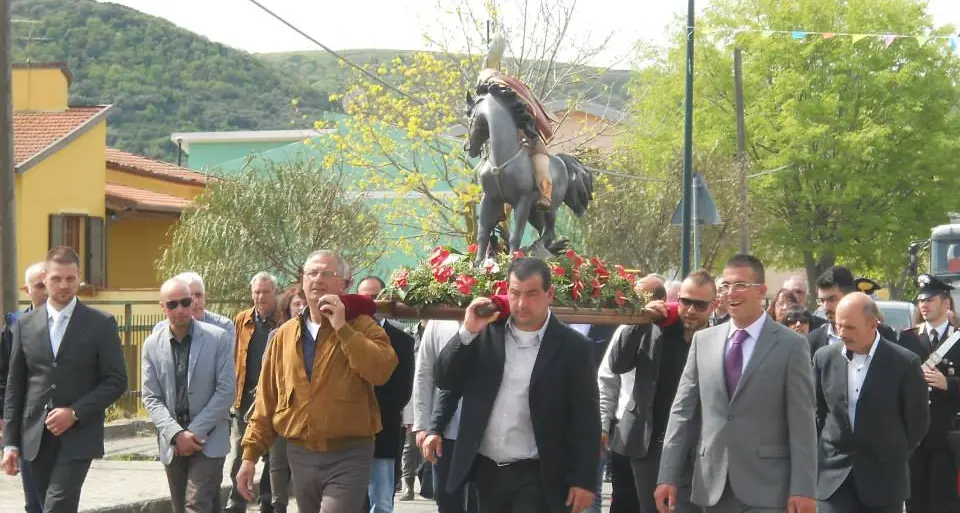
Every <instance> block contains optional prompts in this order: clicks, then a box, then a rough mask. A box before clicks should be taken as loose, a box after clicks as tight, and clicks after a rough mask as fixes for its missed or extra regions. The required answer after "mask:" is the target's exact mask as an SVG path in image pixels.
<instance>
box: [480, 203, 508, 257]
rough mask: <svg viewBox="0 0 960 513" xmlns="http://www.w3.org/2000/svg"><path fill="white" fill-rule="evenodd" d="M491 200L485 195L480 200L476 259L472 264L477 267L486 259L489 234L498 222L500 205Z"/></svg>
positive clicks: (501, 208) (501, 207)
mask: <svg viewBox="0 0 960 513" xmlns="http://www.w3.org/2000/svg"><path fill="white" fill-rule="evenodd" d="M497 203H498V202H496V201H494V200H492V199H491V198H490V197H489V196H487V195H486V194H484V195H483V197H482V198H481V199H480V219H478V220H477V258H476V260H475V261H474V264H475V265H477V266H479V265H480V264H481V263H483V261H484V260H486V259H487V248H489V247H490V234H491V233H493V227H494V226H496V225H497V221H499V220H500V212H501V211H502V210H503V206H502V205H498V204H497Z"/></svg>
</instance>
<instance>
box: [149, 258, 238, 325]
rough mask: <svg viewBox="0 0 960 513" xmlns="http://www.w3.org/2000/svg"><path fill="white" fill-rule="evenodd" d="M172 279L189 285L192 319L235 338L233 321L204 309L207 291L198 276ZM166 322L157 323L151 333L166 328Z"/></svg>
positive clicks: (181, 276) (193, 274)
mask: <svg viewBox="0 0 960 513" xmlns="http://www.w3.org/2000/svg"><path fill="white" fill-rule="evenodd" d="M173 278H174V279H176V280H180V281H183V282H185V283H187V284H189V287H190V297H191V298H192V299H193V301H192V302H191V303H190V312H191V313H192V314H193V318H194V319H196V320H198V321H201V322H205V323H207V324H213V325H214V326H216V327H218V328H222V329H224V330H225V331H226V332H227V333H229V334H230V337H231V338H236V336H237V333H236V328H234V326H233V321H232V320H231V319H229V318H227V317H224V316H222V315H220V314H218V313H215V312H211V311H210V310H207V309H206V307H207V291H206V287H204V285H203V278H202V277H201V276H200V275H199V274H197V273H194V272H186V273H180V274H178V275H176V276H174V277H173ZM167 322H168V321H167V320H166V319H163V320H162V321H160V322H158V323H157V325H156V326H154V327H153V330H151V332H155V331H159V330H162V329H164V328H166V327H167Z"/></svg>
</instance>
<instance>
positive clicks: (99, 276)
mask: <svg viewBox="0 0 960 513" xmlns="http://www.w3.org/2000/svg"><path fill="white" fill-rule="evenodd" d="M86 228H87V229H86V230H85V231H86V232H87V244H86V246H87V261H86V264H87V265H86V268H87V272H86V275H87V276H86V278H87V280H86V281H87V283H89V284H90V285H93V286H95V287H101V288H103V287H106V286H107V265H106V263H107V261H106V253H107V251H106V250H107V245H106V240H107V237H106V233H105V231H104V224H103V218H102V217H88V218H87V227H86Z"/></svg>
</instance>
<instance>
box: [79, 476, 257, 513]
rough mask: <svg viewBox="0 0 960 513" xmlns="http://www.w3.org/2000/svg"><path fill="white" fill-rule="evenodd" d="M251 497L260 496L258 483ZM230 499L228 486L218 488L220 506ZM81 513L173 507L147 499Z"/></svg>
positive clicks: (150, 512)
mask: <svg viewBox="0 0 960 513" xmlns="http://www.w3.org/2000/svg"><path fill="white" fill-rule="evenodd" d="M253 490H254V492H253V496H254V498H256V497H257V496H259V495H260V481H259V480H257V481H255V482H254V483H253ZM229 498H230V485H224V486H223V487H221V488H220V504H221V507H222V506H226V504H227V499H229ZM81 513H173V507H171V505H170V498H169V497H161V498H157V499H149V500H145V501H140V502H134V503H131V504H119V505H116V506H107V507H104V508H97V509H89V510H82V511H81Z"/></svg>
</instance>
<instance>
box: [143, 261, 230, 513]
mask: <svg viewBox="0 0 960 513" xmlns="http://www.w3.org/2000/svg"><path fill="white" fill-rule="evenodd" d="M192 306H193V297H192V296H191V293H190V287H189V285H188V284H187V282H186V281H184V280H180V279H176V278H174V279H170V280H167V281H166V283H164V284H163V286H162V287H160V308H161V309H162V310H163V313H164V316H165V317H166V318H167V326H166V327H165V328H164V329H162V330H160V331H156V332H154V333H151V334H150V336H148V337H147V338H146V340H145V341H144V343H143V364H142V376H143V386H142V387H141V390H142V391H143V406H144V408H145V409H146V410H147V414H148V415H149V416H150V421H151V422H152V423H153V424H154V426H156V428H157V443H158V445H159V448H160V461H161V462H162V463H163V465H164V469H165V471H166V474H167V484H168V485H169V487H170V504H171V506H172V509H173V511H174V513H186V512H188V511H189V512H190V513H208V512H209V513H214V512H216V509H217V508H219V500H218V499H217V498H218V497H219V495H220V484H221V483H222V482H223V463H224V460H225V459H226V456H227V454H228V453H229V452H230V406H231V405H232V404H233V399H234V387H235V386H236V385H235V380H234V374H233V342H234V341H233V339H232V338H231V337H230V334H229V333H227V332H226V331H225V330H223V329H221V328H219V327H217V326H213V325H212V324H207V323H205V322H201V321H197V320H196V319H194V318H193V311H192ZM217 513H218V512H217Z"/></svg>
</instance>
